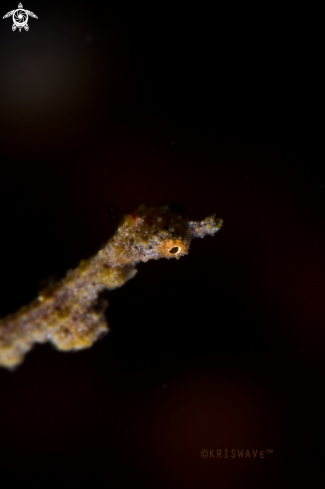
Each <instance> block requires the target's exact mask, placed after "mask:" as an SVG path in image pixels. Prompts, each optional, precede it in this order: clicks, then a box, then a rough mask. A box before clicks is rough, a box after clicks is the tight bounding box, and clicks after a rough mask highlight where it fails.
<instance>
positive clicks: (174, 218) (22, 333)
mask: <svg viewBox="0 0 325 489" xmlns="http://www.w3.org/2000/svg"><path fill="white" fill-rule="evenodd" d="M221 225H222V220H221V219H215V216H212V217H208V218H206V219H205V220H204V221H202V222H194V221H189V220H188V219H187V218H184V217H182V216H181V215H180V214H177V213H174V212H173V211H172V210H171V209H170V208H169V207H168V206H163V207H158V208H154V207H147V206H144V205H143V206H140V207H139V209H138V210H137V211H136V212H134V213H131V214H129V215H126V216H124V219H123V221H122V223H121V225H120V226H119V228H118V229H117V231H116V233H115V235H114V236H113V237H112V238H111V239H110V240H109V241H108V243H107V244H106V246H104V248H102V249H101V250H100V251H99V252H98V253H97V254H96V255H95V256H94V257H92V258H90V259H89V260H84V261H82V262H81V263H80V264H79V266H78V267H77V268H76V269H75V270H70V271H69V272H68V273H67V275H66V277H65V278H64V279H62V280H61V281H60V282H58V283H57V284H56V285H55V286H54V287H50V288H48V289H46V290H44V291H42V292H41V293H40V294H39V296H38V297H37V299H35V300H34V301H33V302H31V303H30V304H29V305H27V306H24V307H22V308H21V309H20V310H19V311H17V312H16V313H15V314H12V315H9V316H7V317H5V318H3V319H2V320H0V366H5V367H13V366H15V365H17V364H19V363H20V362H21V361H22V360H23V358H24V355H25V353H26V352H27V351H29V350H30V349H31V348H32V346H33V344H34V343H36V342H37V343H44V342H46V341H51V342H52V343H53V344H54V345H55V346H57V347H58V348H59V349H60V350H77V349H81V348H85V347H89V346H91V345H92V344H93V343H94V342H95V341H96V339H97V338H98V337H99V336H100V335H101V334H102V333H105V332H107V331H108V326H107V322H106V318H105V310H106V307H107V301H103V300H102V301H101V302H99V301H98V295H99V293H100V292H101V291H102V290H103V289H105V288H106V289H115V288H117V287H120V286H122V285H123V284H124V283H125V282H126V281H127V280H129V279H130V278H132V277H134V275H135V274H136V272H137V270H136V268H135V266H136V264H137V263H139V262H141V261H143V262H146V261H148V260H151V259H154V260H157V259H159V258H177V259H179V258H180V257H181V256H183V255H186V254H187V253H188V250H189V245H190V241H191V240H192V239H193V238H195V237H202V238H203V237H204V236H205V235H207V234H210V235H214V234H215V233H216V231H218V230H219V229H220V227H221Z"/></svg>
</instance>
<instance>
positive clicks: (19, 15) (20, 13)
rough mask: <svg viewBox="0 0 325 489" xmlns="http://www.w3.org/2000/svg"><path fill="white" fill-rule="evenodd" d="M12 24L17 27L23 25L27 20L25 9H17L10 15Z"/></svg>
mask: <svg viewBox="0 0 325 489" xmlns="http://www.w3.org/2000/svg"><path fill="white" fill-rule="evenodd" d="M12 19H13V21H14V24H15V25H16V26H17V27H18V28H19V27H20V28H22V27H24V26H25V25H26V24H27V22H28V13H27V12H26V10H23V9H18V10H15V13H14V15H13V16H12Z"/></svg>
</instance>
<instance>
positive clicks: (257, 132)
mask: <svg viewBox="0 0 325 489" xmlns="http://www.w3.org/2000/svg"><path fill="white" fill-rule="evenodd" d="M23 4H24V8H26V9H30V10H32V11H33V12H35V14H36V15H37V16H38V19H37V20H36V19H33V18H30V20H29V31H28V32H25V31H24V30H23V31H22V32H21V33H19V32H18V31H16V32H12V29H11V25H12V19H11V18H8V19H4V20H1V24H0V148H1V149H0V172H1V173H0V223H1V224H0V229H1V240H0V253H1V281H0V294H1V295H0V296H1V301H0V315H1V316H5V315H6V314H9V313H10V312H14V311H15V310H17V309H18V308H19V307H20V306H21V305H23V304H25V303H27V302H29V301H30V300H31V299H33V298H34V297H35V296H36V295H37V293H38V291H39V289H40V287H42V286H43V285H44V284H45V283H46V281H48V280H53V278H54V279H55V278H60V277H63V276H64V274H65V273H66V271H67V270H68V269H69V268H73V267H75V266H76V265H77V264H78V262H79V261H80V260H81V259H83V258H85V257H88V256H90V255H91V254H93V253H95V252H96V250H97V249H98V248H99V247H100V246H101V245H102V244H103V243H105V242H106V240H107V239H108V238H109V237H110V236H112V234H113V233H114V227H113V225H112V223H111V222H110V220H109V219H108V217H107V215H106V209H107V206H108V205H110V204H114V205H115V207H116V208H117V209H119V210H120V211H122V212H131V211H134V210H135V209H136V208H137V207H138V205H140V204H142V203H147V204H150V205H159V204H161V203H165V202H168V201H172V202H177V203H180V204H181V205H184V206H185V207H186V208H187V209H188V211H189V213H190V214H191V215H192V216H193V218H194V219H202V218H204V217H206V216H207V215H211V214H213V213H216V214H217V217H221V218H223V220H224V227H223V229H222V230H221V231H220V233H218V234H217V235H216V236H215V237H213V238H211V237H206V238H205V239H204V240H195V241H194V242H193V243H192V245H191V250H190V254H189V255H188V256H186V257H184V258H182V259H181V260H179V261H178V260H168V261H167V260H161V261H157V262H149V263H147V264H142V265H140V266H139V267H138V269H139V272H138V274H137V276H136V277H135V278H134V279H133V280H131V281H130V282H129V283H127V284H126V285H125V286H124V287H123V288H121V289H119V290H115V291H112V292H110V293H107V297H108V300H109V302H110V307H109V309H108V312H107V317H108V321H109V324H110V327H111V332H110V333H109V334H108V335H107V336H106V337H105V338H104V339H102V340H100V341H99V342H98V343H97V344H95V345H94V346H93V347H92V348H91V349H89V350H85V351H82V352H78V353H69V354H68V353H62V352H58V351H56V350H54V349H52V348H51V347H50V346H48V345H41V346H38V347H37V348H35V349H34V350H33V351H32V352H31V353H30V354H29V355H28V356H27V358H26V360H25V362H24V364H23V365H22V366H21V367H19V369H18V370H16V371H15V372H7V371H5V370H1V371H0V385H1V390H0V395H1V407H0V419H1V450H0V467H1V473H2V474H3V487H5V488H6V487H9V484H11V485H15V483H17V484H18V483H19V484H20V485H21V486H22V487H24V485H26V486H27V485H28V484H29V483H33V484H34V487H44V486H46V487H57V486H58V485H60V486H63V487H64V486H68V484H69V485H70V486H71V484H75V485H76V484H79V483H81V482H84V483H87V484H88V485H91V486H92V487H114V488H120V487H121V488H124V487H125V488H126V487H127V488H129V487H130V486H131V485H132V486H136V487H143V488H145V487H148V488H149V487H150V488H152V487H156V488H160V487H161V488H166V487H170V488H174V487H175V488H176V487H177V488H193V489H194V488H198V487H199V488H201V489H205V488H219V487H229V488H230V487H233V488H253V487H254V488H261V487H264V488H275V487H277V488H282V487H283V488H289V487H295V488H296V487H308V486H309V487H311V486H313V487H321V480H322V478H323V468H322V467H323V456H324V453H323V449H322V448H321V441H322V439H323V436H324V416H323V413H324V407H325V406H324V395H323V388H322V385H323V383H324V341H325V333H324V312H325V308H324V293H325V281H324V272H325V270H324V268H325V265H324V245H325V232H324V231H325V230H324V199H325V197H324V192H325V190H324V185H325V174H324V156H323V150H322V148H321V141H322V137H323V136H322V124H321V119H320V114H321V113H322V109H321V97H320V93H321V90H320V87H321V85H322V78H321V68H322V67H321V64H320V62H319V59H320V58H319V52H320V46H321V43H320V31H319V30H318V28H317V26H316V22H317V12H313V13H309V12H306V11H302V10H300V9H299V6H297V5H296V6H293V4H289V3H288V4H283V3H282V4H281V5H280V4H279V3H276V2H272V1H270V2H249V3H248V4H245V5H241V6H240V5H238V4H236V3H233V2H231V5H230V3H227V4H226V7H225V6H222V7H221V6H220V5H219V4H218V5H217V6H215V5H211V6H210V7H209V8H207V7H204V6H201V5H199V4H197V5H196V6H195V7H191V6H189V5H188V6H187V7H186V8H181V7H180V6H175V5H168V4H159V5H156V4H155V5H152V6H151V8H145V7H144V6H142V5H138V4H132V5H129V4H127V3H123V2H121V3H120V4H118V5H112V4H109V3H107V4H105V5H95V4H94V5H92V4H89V2H88V3H86V2H83V1H80V2H69V5H67V4H64V3H63V2H46V4H44V2H36V1H35V2H32V3H31V4H27V3H25V2H24V3H23ZM14 8H17V7H16V6H15V4H11V3H10V2H5V4H3V5H2V10H3V13H2V14H1V15H2V16H3V15H4V14H5V13H6V12H7V11H10V10H12V9H14ZM233 448H234V449H236V450H237V449H245V450H246V449H250V450H251V449H259V450H266V449H273V454H267V455H265V459H258V460H248V459H244V460H238V459H235V460H225V459H203V458H202V457H201V450H203V449H208V450H210V449H214V450H215V453H216V450H217V449H222V450H223V451H224V449H229V450H231V449H233ZM306 484H307V485H306ZM11 485H10V487H11Z"/></svg>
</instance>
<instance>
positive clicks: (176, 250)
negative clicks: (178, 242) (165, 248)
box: [169, 246, 181, 255]
mask: <svg viewBox="0 0 325 489" xmlns="http://www.w3.org/2000/svg"><path fill="white" fill-rule="evenodd" d="M180 250H181V249H180V247H179V246H174V248H171V249H170V250H169V253H171V254H172V255H176V254H177V253H178V252H179V251H180Z"/></svg>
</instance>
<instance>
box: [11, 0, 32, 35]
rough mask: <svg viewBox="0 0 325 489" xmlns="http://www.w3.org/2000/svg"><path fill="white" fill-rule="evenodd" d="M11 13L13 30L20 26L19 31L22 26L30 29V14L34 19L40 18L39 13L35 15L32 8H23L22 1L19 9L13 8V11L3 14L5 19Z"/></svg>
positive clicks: (26, 29)
mask: <svg viewBox="0 0 325 489" xmlns="http://www.w3.org/2000/svg"><path fill="white" fill-rule="evenodd" d="M11 15H12V20H13V25H12V30H13V31H15V30H16V29H17V28H18V29H19V32H21V30H22V28H24V29H25V31H28V30H29V26H28V16H30V17H34V19H38V17H37V15H35V14H34V13H33V12H31V11H30V10H25V9H23V6H22V4H21V3H20V4H19V5H18V8H17V10H12V11H11V12H7V13H6V15H4V16H3V19H6V18H7V17H10V16H11Z"/></svg>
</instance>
